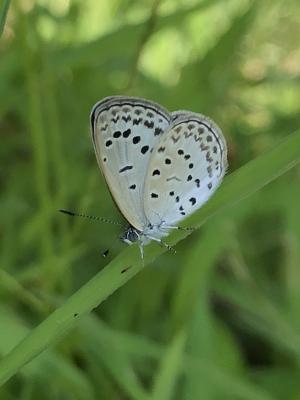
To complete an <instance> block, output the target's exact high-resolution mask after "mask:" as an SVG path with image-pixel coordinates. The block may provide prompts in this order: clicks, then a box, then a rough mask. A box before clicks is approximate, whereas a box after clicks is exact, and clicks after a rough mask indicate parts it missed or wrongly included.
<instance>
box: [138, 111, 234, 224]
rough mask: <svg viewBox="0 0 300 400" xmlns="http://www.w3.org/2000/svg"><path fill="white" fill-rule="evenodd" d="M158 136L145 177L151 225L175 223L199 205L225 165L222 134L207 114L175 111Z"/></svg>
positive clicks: (147, 206) (146, 212)
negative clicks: (163, 130)
mask: <svg viewBox="0 0 300 400" xmlns="http://www.w3.org/2000/svg"><path fill="white" fill-rule="evenodd" d="M171 116H172V120H173V123H172V124H171V125H170V126H169V128H168V129H167V130H166V131H165V133H164V134H163V135H162V136H161V137H160V140H159V142H158V143H157V145H156V146H155V148H154V150H153V154H152V156H151V159H150V163H149V167H148V173H147V176H146V180H145V192H144V209H145V215H146V217H147V218H148V220H149V221H151V223H152V224H153V225H156V224H159V223H161V222H162V221H164V223H166V224H167V225H174V224H176V223H178V222H179V221H180V220H182V219H184V218H185V217H186V216H187V215H189V214H191V213H193V212H194V211H196V210H197V209H198V208H199V207H201V206H202V205H203V204H204V203H205V202H206V201H207V200H208V199H209V197H210V196H211V195H212V194H213V192H214V191H215V190H216V188H217V187H218V186H219V184H220V183H221V181H222V179H223V176H224V174H225V170H226V167H227V154H226V153H227V150H226V143H225V139H224V137H223V134H222V132H221V130H220V128H218V126H217V125H216V124H215V123H214V122H212V121H211V120H210V119H209V118H207V117H205V116H203V115H201V114H196V113H191V112H186V111H178V112H175V113H172V114H171Z"/></svg>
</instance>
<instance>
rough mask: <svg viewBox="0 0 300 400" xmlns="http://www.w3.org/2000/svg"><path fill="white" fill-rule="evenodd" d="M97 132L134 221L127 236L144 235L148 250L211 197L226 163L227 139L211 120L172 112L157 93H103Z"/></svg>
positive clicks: (94, 118)
mask: <svg viewBox="0 0 300 400" xmlns="http://www.w3.org/2000/svg"><path fill="white" fill-rule="evenodd" d="M91 133H92V139H93V144H94V148H95V153H96V157H97V160H98V164H99V167H100V169H101V170H102V172H103V174H104V177H105V179H106V182H107V185H108V187H109V190H110V192H111V194H112V197H113V199H114V200H115V202H116V204H117V206H118V208H119V210H120V211H121V213H122V214H123V216H124V217H125V218H126V220H127V221H128V223H129V228H128V229H127V231H126V232H125V233H124V235H123V236H122V238H121V239H122V240H123V241H124V242H126V243H128V244H131V243H133V242H138V244H139V246H140V250H141V255H142V257H143V246H144V245H145V244H147V243H148V242H149V241H150V240H155V241H157V242H160V243H163V242H162V240H161V238H162V237H164V236H166V235H167V234H168V232H169V230H170V229H172V228H177V224H178V223H179V222H180V221H181V220H183V219H184V218H185V217H186V216H187V215H189V214H191V213H193V212H194V211H195V210H197V209H198V208H199V207H201V206H202V205H203V204H204V203H205V202H206V201H207V200H208V199H209V198H210V197H211V195H212V194H213V193H214V191H215V190H216V188H217V187H218V186H219V185H220V183H221V181H222V179H223V177H224V174H225V171H226V168H227V147H226V142H225V139H224V136H223V134H222V131H221V130H220V128H219V127H218V126H217V125H216V124H215V123H214V122H213V121H212V120H211V119H209V118H207V117H205V116H204V115H201V114H197V113H193V112H190V111H175V112H172V113H170V112H169V111H167V110H166V109H164V108H163V107H162V106H160V105H159V104H157V103H155V102H153V101H150V100H145V99H141V98H135V97H126V96H111V97H106V98H104V99H103V100H101V101H99V102H98V103H97V104H95V106H94V107H93V109H92V112H91ZM163 244H164V243H163Z"/></svg>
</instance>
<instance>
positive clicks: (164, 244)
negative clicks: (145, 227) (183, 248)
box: [147, 235, 176, 254]
mask: <svg viewBox="0 0 300 400" xmlns="http://www.w3.org/2000/svg"><path fill="white" fill-rule="evenodd" d="M147 238H148V239H151V240H154V241H155V242H157V243H159V244H160V245H161V246H164V247H165V248H166V249H168V250H169V251H172V253H174V254H176V250H175V249H174V248H173V247H172V246H170V245H168V244H167V243H165V242H164V241H162V240H161V239H158V238H156V237H153V236H149V235H147Z"/></svg>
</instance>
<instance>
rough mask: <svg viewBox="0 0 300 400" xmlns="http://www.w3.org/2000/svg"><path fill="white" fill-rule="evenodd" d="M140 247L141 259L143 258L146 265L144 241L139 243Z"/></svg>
mask: <svg viewBox="0 0 300 400" xmlns="http://www.w3.org/2000/svg"><path fill="white" fill-rule="evenodd" d="M139 249H140V254H141V259H142V265H143V267H144V266H145V264H144V245H143V243H139Z"/></svg>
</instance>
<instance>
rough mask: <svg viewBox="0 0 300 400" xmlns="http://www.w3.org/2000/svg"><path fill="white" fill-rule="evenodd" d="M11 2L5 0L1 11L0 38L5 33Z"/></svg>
mask: <svg viewBox="0 0 300 400" xmlns="http://www.w3.org/2000/svg"><path fill="white" fill-rule="evenodd" d="M9 3H10V0H3V3H2V7H1V10H0V36H1V35H2V33H3V31H4V25H5V21H6V17H7V12H8V8H9Z"/></svg>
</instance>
